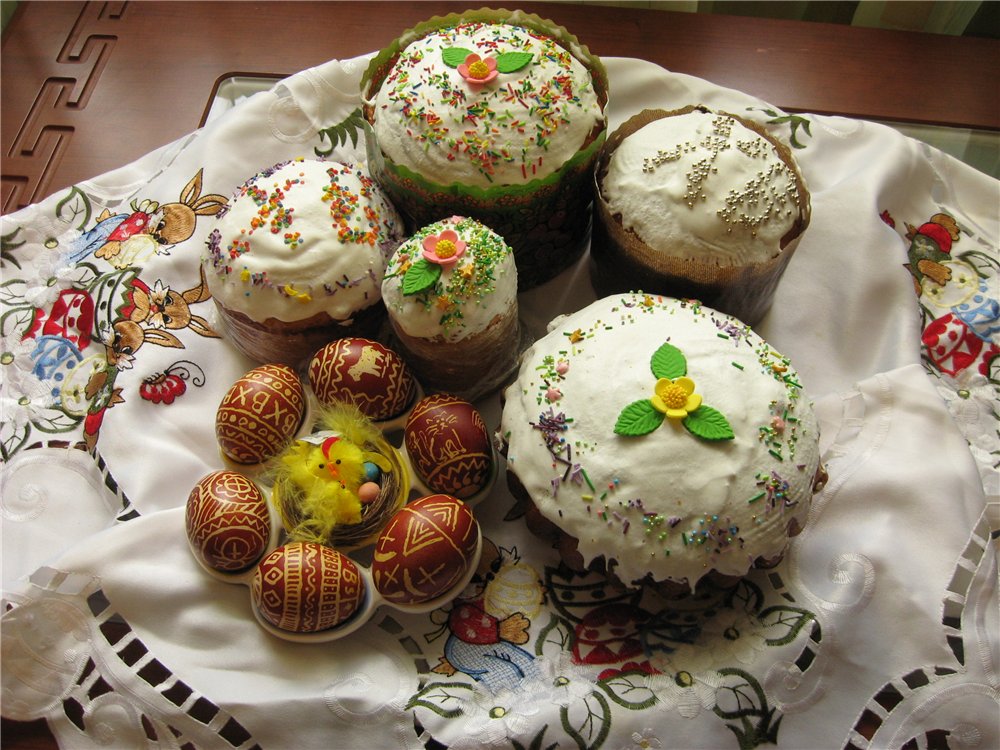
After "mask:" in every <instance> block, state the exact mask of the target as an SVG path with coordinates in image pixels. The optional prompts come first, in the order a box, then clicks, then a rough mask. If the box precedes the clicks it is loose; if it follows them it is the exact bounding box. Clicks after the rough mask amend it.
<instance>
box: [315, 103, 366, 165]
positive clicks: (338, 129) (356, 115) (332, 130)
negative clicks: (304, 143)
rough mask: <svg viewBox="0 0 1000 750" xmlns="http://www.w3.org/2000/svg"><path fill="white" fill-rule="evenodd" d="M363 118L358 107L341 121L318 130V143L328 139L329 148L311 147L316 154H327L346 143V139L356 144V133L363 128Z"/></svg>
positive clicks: (353, 144)
mask: <svg viewBox="0 0 1000 750" xmlns="http://www.w3.org/2000/svg"><path fill="white" fill-rule="evenodd" d="M364 126H365V118H364V115H363V114H362V113H361V108H360V107H358V108H357V109H355V110H354V111H353V112H351V114H349V115H348V116H347V117H346V118H345V119H344V120H343V121H342V122H339V123H337V124H336V125H331V126H330V127H328V128H324V129H323V130H321V131H319V140H320V143H322V142H323V141H325V140H327V139H329V140H330V148H328V149H326V150H325V151H324V150H323V149H321V148H319V147H318V146H317V147H315V148H313V151H314V152H315V153H316V156H329V155H330V154H332V153H333V150H334V149H335V148H338V147H339V146H342V145H345V146H346V145H347V140H348V139H350V141H351V145H352V146H357V145H358V134H359V133H360V132H361V131H363V130H364Z"/></svg>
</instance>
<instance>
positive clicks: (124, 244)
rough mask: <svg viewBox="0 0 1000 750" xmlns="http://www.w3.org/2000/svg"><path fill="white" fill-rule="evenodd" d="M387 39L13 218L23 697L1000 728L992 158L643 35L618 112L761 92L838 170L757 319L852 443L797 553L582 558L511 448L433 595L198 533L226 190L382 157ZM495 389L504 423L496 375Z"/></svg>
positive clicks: (778, 732) (400, 742)
mask: <svg viewBox="0 0 1000 750" xmlns="http://www.w3.org/2000/svg"><path fill="white" fill-rule="evenodd" d="M368 59H369V58H368V56H365V57H362V58H357V59H352V60H345V61H331V62H329V63H327V64H324V65H322V66H319V67H317V68H314V69H310V70H306V71H303V72H301V73H298V74H296V75H294V76H292V77H290V78H288V79H286V80H284V81H282V82H279V83H277V84H276V85H275V86H274V87H273V88H272V89H271V90H269V91H266V92H262V93H259V94H256V95H254V96H252V97H250V98H249V99H247V100H246V101H244V102H242V103H240V104H238V105H237V106H235V107H233V108H232V109H230V110H229V111H226V112H224V113H223V114H221V115H219V116H217V117H214V118H213V119H212V120H211V121H210V123H209V124H208V125H206V126H205V127H204V128H202V129H200V130H198V131H196V132H193V133H191V134H190V135H188V136H186V137H184V138H181V139H180V140H178V141H176V142H174V143H171V144H168V145H166V146H164V147H163V148H161V149H159V150H157V151H155V152H153V153H150V154H148V155H147V156H146V157H144V158H142V159H141V160H139V161H137V162H135V163H133V164H130V165H128V166H126V167H123V168H122V169H119V170H116V171H114V172H111V173H109V174H106V175H102V176H100V177H96V178H94V179H93V180H89V181H87V182H85V183H82V184H79V185H76V186H73V187H71V188H69V189H67V190H64V191H61V192H59V193H57V194H55V195H52V196H51V197H49V198H47V199H46V200H44V201H42V202H40V203H38V204H35V205H32V206H30V207H29V208H27V209H24V210H22V211H20V212H18V213H16V214H12V215H9V216H5V217H3V219H2V230H0V236H2V271H3V280H2V284H0V295H2V298H0V301H2V317H0V334H2V337H3V341H2V347H0V351H2V354H0V372H2V375H0V377H2V393H0V396H2V403H3V415H2V417H3V419H2V426H0V447H2V451H3V459H4V466H3V475H2V478H3V486H2V505H0V511H2V522H3V597H4V613H3V623H2V625H3V627H2V644H3V651H2V656H3V670H2V708H3V713H4V715H5V716H8V717H12V718H16V719H35V718H39V717H44V718H45V719H47V720H48V722H49V724H50V726H51V728H52V730H53V731H54V733H55V734H56V736H57V738H58V740H59V742H60V744H61V745H62V746H64V747H67V748H90V747H96V746H113V747H150V748H153V747H156V748H161V747H205V748H210V747H211V748H214V747H235V748H255V747H260V748H265V749H266V748H289V747H297V748H310V747H323V748H360V747H365V748H372V747H378V748H382V747H400V748H419V747H423V746H425V744H427V745H428V746H431V747H439V746H441V745H445V746H448V747H451V748H456V749H457V748H463V747H511V746H513V747H517V748H550V747H562V748H570V747H579V748H654V747H705V748H720V747H733V748H749V747H755V746H757V745H761V744H777V745H778V746H779V747H788V748H811V747H849V748H869V747H928V746H935V747H940V746H944V745H948V746H950V747H983V748H985V747H997V746H1000V726H998V718H997V717H998V716H1000V712H998V710H997V709H998V696H1000V668H998V661H1000V652H998V649H1000V636H998V626H1000V623H998V570H997V542H996V537H997V534H998V533H1000V497H998V496H1000V488H998V476H997V470H996V466H997V461H998V452H1000V435H998V424H1000V423H998V417H997V411H998V409H997V403H998V401H997V396H998V377H1000V360H998V359H997V354H998V353H1000V305H998V297H1000V294H998V273H1000V253H998V238H1000V217H998V206H1000V185H998V183H997V181H995V180H993V179H991V178H989V177H986V176H984V175H982V174H980V173H978V172H976V171H975V170H973V169H971V168H969V167H967V166H965V165H963V164H961V163H959V162H958V161H956V160H954V159H953V158H951V157H949V156H947V155H945V154H943V153H941V152H939V151H936V150H934V149H932V148H930V147H928V146H926V145H923V144H921V143H918V142H916V141H914V140H911V139H908V138H906V137H904V136H902V135H900V134H898V133H897V132H895V131H893V130H891V129H889V128H887V127H884V126H881V125H878V124H873V123H867V122H859V121H855V120H849V119H844V118H839V117H830V116H819V115H810V114H795V115H791V114H786V113H783V112H781V111H779V110H777V109H775V108H774V107H771V106H769V105H768V104H767V103H765V102H760V101H758V100H756V99H754V98H751V97H748V96H746V95H744V94H742V93H740V92H736V91H732V90H727V89H722V88H719V87H717V86H714V85H712V84H711V83H709V82H706V81H703V80H699V79H695V78H691V77H688V76H684V75H679V74H674V73H670V72H668V71H665V70H663V69H660V68H658V67H656V66H654V65H651V64H649V63H645V62H642V61H638V60H631V59H617V58H612V59H608V60H606V63H607V67H608V71H609V76H610V81H611V101H610V104H609V108H608V114H609V119H610V126H611V127H612V128H614V127H616V126H617V125H618V124H620V123H621V122H622V121H624V120H625V119H626V118H628V117H629V116H631V115H632V114H634V113H635V112H637V111H639V110H641V109H642V108H645V107H664V108H677V107H681V106H684V105H687V104H691V103H701V104H705V105H707V106H709V107H713V108H720V109H725V110H728V111H732V112H737V113H740V114H743V115H746V116H749V117H751V118H753V119H756V120H758V121H759V122H761V123H763V124H764V125H765V126H766V127H767V128H768V129H769V130H770V132H772V133H773V134H775V135H776V136H778V137H779V138H782V139H783V140H785V141H786V142H788V143H789V144H790V145H791V146H792V147H793V149H794V152H795V155H796V157H797V158H798V160H799V163H800V165H801V168H802V171H803V173H804V175H805V178H806V181H807V183H808V185H809V187H810V189H811V192H812V201H813V217H812V224H811V226H810V227H809V230H808V232H807V233H806V235H805V237H804V238H803V240H802V242H801V244H800V246H799V248H798V250H797V252H796V256H795V258H794V260H793V262H792V263H791V264H790V266H789V268H788V270H787V272H786V274H785V276H784V278H783V280H782V282H781V284H780V286H779V287H778V290H777V294H776V298H775V302H774V307H773V309H772V311H771V312H770V313H769V314H768V316H767V317H766V318H765V320H764V321H763V322H762V323H761V324H760V325H759V326H758V329H759V331H760V333H761V334H762V335H763V336H764V337H765V338H766V339H768V340H769V341H770V342H771V343H772V344H773V345H774V346H775V347H776V348H777V349H778V350H779V351H781V352H782V353H783V354H785V355H787V356H788V357H790V358H791V359H792V361H793V362H795V363H796V366H797V368H798V370H799V373H800V375H801V377H802V382H803V385H804V386H805V388H806V391H807V392H808V393H809V394H810V396H811V397H812V398H813V400H814V401H815V404H816V408H817V411H818V413H819V416H820V420H821V426H822V431H823V433H822V434H823V445H822V448H823V454H824V460H825V462H826V465H827V468H828V470H829V474H830V481H829V483H828V485H827V486H826V488H825V489H824V491H823V492H822V493H821V494H820V495H818V496H817V497H816V500H815V503H814V507H813V510H812V513H811V516H810V523H809V525H808V526H807V528H806V530H805V531H804V532H803V533H802V534H801V535H800V536H799V537H798V538H797V539H796V540H795V541H794V543H793V544H792V546H791V548H790V550H789V552H788V554H787V555H786V558H785V560H784V561H783V562H782V563H781V565H780V566H778V567H777V568H774V569H772V570H769V571H759V572H756V573H754V574H752V575H750V576H749V577H748V578H747V579H746V580H745V581H744V582H743V583H742V584H741V585H740V586H739V587H738V588H736V589H735V590H734V591H732V592H731V593H729V594H727V595H725V596H722V595H719V596H714V597H698V598H691V599H687V600H684V601H681V602H667V601H663V600H661V599H658V598H657V597H656V595H655V594H654V593H653V592H651V591H645V590H626V591H623V590H620V589H617V588H614V587H610V586H607V585H606V583H605V582H604V581H603V580H601V579H599V578H595V577H593V576H579V575H572V574H569V573H567V572H565V570H563V569H561V568H560V567H559V566H558V558H557V555H556V553H555V551H554V550H551V549H548V548H546V547H545V545H543V544H541V543H540V542H539V541H538V540H537V539H536V538H535V537H533V536H532V535H531V534H530V533H529V532H528V531H527V530H526V527H525V524H524V522H523V520H522V519H521V518H520V517H518V511H517V508H516V505H515V503H514V500H513V498H512V497H511V495H510V494H509V492H508V491H507V488H506V484H505V482H504V480H503V476H502V471H503V467H501V477H500V480H499V481H498V482H497V484H496V486H495V487H494V489H493V491H492V493H491V495H490V496H489V497H488V498H486V499H485V500H483V501H482V502H480V503H479V504H478V505H477V506H476V509H475V512H476V515H477V517H478V519H479V521H480V523H481V525H482V529H483V532H484V535H485V537H486V543H485V545H484V546H485V551H484V554H485V555H486V559H487V561H488V562H489V565H488V566H483V568H482V571H483V572H482V573H481V574H478V575H477V576H476V578H475V579H474V580H473V582H472V584H470V586H469V587H468V589H466V590H465V592H463V594H462V596H461V597H460V598H459V599H457V600H456V601H454V602H453V603H452V604H450V605H448V606H447V607H445V608H442V609H440V610H437V611H435V612H432V613H430V614H422V615H403V614H400V613H399V612H398V611H396V610H391V609H387V608H383V609H380V610H378V611H377V612H376V614H375V616H374V618H373V619H372V620H371V621H370V622H369V623H368V625H367V626H365V627H364V628H362V629H361V630H359V631H358V632H356V633H354V634H353V635H351V636H349V637H348V638H346V639H344V640H340V641H334V642H330V643H325V644H300V643H290V642H286V641H283V640H280V639H277V638H275V637H273V636H272V635H269V634H268V633H266V632H264V630H262V629H261V628H260V627H259V626H258V625H257V624H256V622H255V620H254V618H253V616H252V615H251V611H250V603H249V596H248V592H247V589H246V588H245V587H243V586H236V585H227V584H225V583H221V582H218V581H216V580H215V579H213V578H210V577H209V576H207V575H206V574H205V573H204V572H203V571H202V570H201V569H200V568H199V567H198V566H197V564H196V563H195V561H194V559H193V558H192V556H191V554H190V552H189V550H188V548H187V544H186V541H185V532H184V504H185V501H186V499H187V495H188V493H189V491H190V490H191V488H192V486H193V485H194V483H195V482H196V481H197V480H198V479H199V478H201V477H202V476H204V475H205V474H207V473H209V472H211V471H214V470H216V469H219V468H221V463H220V459H219V452H218V448H217V445H216V443H215V437H214V418H213V417H214V413H215V409H216V407H217V405H218V403H219V401H220V399H221V397H222V396H223V394H224V393H225V392H226V390H227V389H228V388H229V386H230V385H231V384H232V383H233V382H234V381H235V380H236V379H237V378H238V377H239V376H240V375H241V374H242V373H243V372H245V371H246V370H247V369H249V368H250V367H251V366H252V365H253V363H251V362H249V361H248V360H245V359H243V358H242V357H241V356H240V355H238V354H237V353H236V351H235V350H234V349H233V348H232V347H231V346H230V345H229V344H228V342H227V341H226V340H225V339H223V338H219V337H218V336H217V335H216V334H215V331H216V330H218V326H217V321H216V319H215V314H214V307H213V304H212V302H211V301H210V299H209V298H208V295H207V294H206V290H205V288H204V286H203V284H202V281H201V279H200V276H199V271H198V262H199V257H200V256H201V254H202V251H203V249H204V246H205V237H206V232H207V230H206V228H205V227H206V226H207V225H208V223H209V219H208V218H206V217H208V216H210V215H211V214H212V213H214V211H215V210H216V209H217V207H218V200H219V198H220V196H228V195H229V194H230V193H231V191H232V189H233V188H234V187H235V186H236V185H238V184H240V183H241V182H242V181H243V180H244V179H246V178H247V177H248V176H249V175H250V174H253V173H254V172H256V171H258V170H259V169H261V168H263V167H265V166H269V165H271V164H274V163H276V162H279V161H282V160H285V159H288V158H293V157H298V156H305V157H313V156H326V157H328V158H335V159H338V160H342V161H360V160H362V159H363V158H364V133H363V132H362V130H361V128H360V126H359V120H358V106H359V97H358V94H357V89H358V82H359V80H360V77H361V73H362V71H363V70H364V68H365V66H366V63H367V60H368ZM165 217H169V218H165ZM178 217H183V220H182V219H181V218H178ZM161 219H163V223H160V220H161ZM168 298H169V300H168ZM592 299H593V291H592V288H591V286H590V282H589V277H588V274H587V266H586V258H584V259H582V260H581V262H580V263H579V264H577V265H576V266H575V267H573V268H571V269H569V270H568V271H566V272H564V273H563V274H561V275H560V276H559V277H558V278H556V279H555V280H553V281H551V282H549V283H547V284H546V285H544V286H543V287H540V288H537V289H534V290H531V291H529V292H526V293H524V294H522V295H521V298H520V311H521V317H522V319H523V321H524V323H525V325H526V327H527V329H528V331H529V332H530V333H531V334H532V335H534V336H537V335H539V334H540V333H542V332H543V331H544V329H545V326H546V324H547V323H548V322H549V320H550V319H552V318H553V317H555V316H556V315H558V314H561V313H565V312H570V311H573V310H576V309H578V308H580V307H582V306H583V305H585V304H587V303H588V302H589V301H591V300H592ZM179 300H181V301H183V302H179ZM168 302H169V303H171V304H172V308H171V310H172V312H173V314H170V315H165V314H164V313H165V310H166V307H167V303H168ZM178 312H179V314H178ZM477 406H479V408H480V410H481V411H482V413H483V415H484V417H485V418H486V420H487V423H488V424H489V425H490V427H491V428H495V427H496V425H497V424H498V422H499V412H500V405H499V396H498V395H497V394H493V395H491V396H490V397H488V398H485V399H483V400H482V401H481V402H479V403H477ZM436 743H440V744H436Z"/></svg>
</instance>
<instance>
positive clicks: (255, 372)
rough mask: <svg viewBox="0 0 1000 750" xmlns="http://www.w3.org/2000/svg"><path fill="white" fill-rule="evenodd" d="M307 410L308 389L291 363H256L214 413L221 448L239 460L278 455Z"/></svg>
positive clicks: (251, 461)
mask: <svg viewBox="0 0 1000 750" xmlns="http://www.w3.org/2000/svg"><path fill="white" fill-rule="evenodd" d="M305 411H306V396H305V389H304V388H303V387H302V382H301V381H300V380H299V376H298V375H296V374H295V371H294V370H293V369H292V368H291V367H289V366H288V365H279V364H270V365H261V366H260V367H255V368H253V369H252V370H250V371H249V372H248V373H246V374H245V375H244V376H243V377H241V378H240V379H239V380H237V381H236V382H235V383H233V385H232V386H231V387H230V389H229V391H228V392H227V393H226V395H225V396H224V397H223V399H222V402H221V403H220V404H219V410H218V411H217V412H216V415H215V437H216V439H217V440H218V441H219V447H220V448H221V449H222V452H223V453H224V454H225V455H226V456H227V457H228V458H230V459H232V460H233V461H235V462H236V463H238V464H258V463H261V462H263V461H266V460H267V459H269V458H272V457H273V456H276V455H277V454H278V453H280V452H281V450H282V449H283V448H284V447H285V446H286V445H287V444H288V442H289V441H290V440H291V439H292V438H293V437H294V436H295V433H296V431H297V430H298V429H299V425H300V424H301V423H302V417H303V416H304V415H305Z"/></svg>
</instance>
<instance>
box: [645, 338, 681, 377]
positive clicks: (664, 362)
mask: <svg viewBox="0 0 1000 750" xmlns="http://www.w3.org/2000/svg"><path fill="white" fill-rule="evenodd" d="M649 367H650V369H651V370H652V371H653V375H655V376H656V377H657V378H670V379H671V380H674V379H675V378H679V377H681V376H682V375H687V360H686V359H684V355H683V354H681V350H680V349H678V348H677V347H676V346H674V345H673V344H664V345H663V346H661V347H660V348H659V349H657V350H656V351H655V352H653V358H652V359H651V360H650V361H649Z"/></svg>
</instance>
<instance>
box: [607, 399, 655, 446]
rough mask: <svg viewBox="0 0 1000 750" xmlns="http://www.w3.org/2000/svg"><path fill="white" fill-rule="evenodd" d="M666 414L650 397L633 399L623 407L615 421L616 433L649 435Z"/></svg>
mask: <svg viewBox="0 0 1000 750" xmlns="http://www.w3.org/2000/svg"><path fill="white" fill-rule="evenodd" d="M665 417H666V415H665V414H664V413H663V412H661V411H657V409H656V408H655V407H654V406H653V405H652V404H651V403H650V402H649V399H643V400H642V401H633V402H632V403H631V404H629V405H628V406H626V407H625V408H624V409H622V413H621V414H619V415H618V421H617V422H615V434H616V435H625V436H630V437H634V436H638V435H647V434H649V433H650V432H652V431H653V430H655V429H656V428H657V427H659V426H660V425H661V424H663V420H664V419H665Z"/></svg>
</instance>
